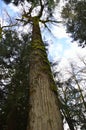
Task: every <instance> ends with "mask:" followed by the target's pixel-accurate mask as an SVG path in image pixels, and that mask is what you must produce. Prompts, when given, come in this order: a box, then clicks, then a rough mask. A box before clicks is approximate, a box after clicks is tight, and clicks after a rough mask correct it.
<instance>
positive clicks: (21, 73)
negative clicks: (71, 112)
mask: <svg viewBox="0 0 86 130" xmlns="http://www.w3.org/2000/svg"><path fill="white" fill-rule="evenodd" d="M4 31H5V35H4V37H3V38H2V40H1V41H0V49H1V50H0V62H1V63H0V94H1V95H0V127H1V129H2V130H15V129H16V130H19V129H21V130H24V129H26V125H27V117H28V116H27V114H28V109H27V108H28V89H29V87H28V67H29V61H28V59H27V57H28V55H29V53H28V49H27V48H30V44H29V39H30V37H29V35H26V34H22V36H21V40H20V39H19V37H18V33H17V32H15V31H13V30H4ZM27 41H28V43H27ZM22 122H23V123H22Z"/></svg>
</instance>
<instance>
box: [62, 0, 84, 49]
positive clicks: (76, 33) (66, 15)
mask: <svg viewBox="0 0 86 130" xmlns="http://www.w3.org/2000/svg"><path fill="white" fill-rule="evenodd" d="M62 17H63V19H64V21H65V25H66V27H67V33H70V34H71V37H72V38H73V40H74V41H78V42H79V46H82V47H84V46H85V45H86V1H85V0H75V1H72V0H68V1H67V3H66V5H65V6H64V8H63V11H62Z"/></svg>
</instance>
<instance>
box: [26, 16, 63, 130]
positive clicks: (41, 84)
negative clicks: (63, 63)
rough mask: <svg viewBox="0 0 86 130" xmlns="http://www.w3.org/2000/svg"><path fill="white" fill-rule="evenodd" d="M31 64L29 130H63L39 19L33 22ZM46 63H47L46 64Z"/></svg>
mask: <svg viewBox="0 0 86 130" xmlns="http://www.w3.org/2000/svg"><path fill="white" fill-rule="evenodd" d="M32 34H33V36H32V43H31V54H30V63H29V86H30V90H29V95H30V97H29V106H30V108H29V119H28V126H27V130H63V125H62V119H61V114H60V110H59V107H58V101H57V99H56V96H55V93H54V91H53V90H52V89H51V86H54V85H55V84H54V81H53V78H52V75H51V69H50V66H49V62H48V59H47V54H46V50H45V46H44V44H43V41H42V37H41V32H40V28H39V22H38V19H37V20H36V18H35V20H33V32H32ZM45 61H46V62H45Z"/></svg>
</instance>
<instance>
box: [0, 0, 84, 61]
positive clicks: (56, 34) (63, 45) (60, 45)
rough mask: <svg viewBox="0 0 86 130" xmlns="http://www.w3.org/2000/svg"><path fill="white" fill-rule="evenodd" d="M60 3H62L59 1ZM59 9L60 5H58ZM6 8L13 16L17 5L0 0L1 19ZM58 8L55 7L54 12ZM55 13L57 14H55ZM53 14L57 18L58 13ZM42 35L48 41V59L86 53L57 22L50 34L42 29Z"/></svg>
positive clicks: (65, 57) (66, 57)
mask: <svg viewBox="0 0 86 130" xmlns="http://www.w3.org/2000/svg"><path fill="white" fill-rule="evenodd" d="M61 5H62V3H61ZM59 9H61V6H60V5H59ZM4 10H7V11H8V13H9V14H10V15H11V16H13V15H14V12H13V10H15V11H17V12H18V11H19V8H18V7H14V6H13V5H12V4H10V5H8V6H7V5H5V4H4V3H3V2H2V0H0V15H1V16H2V19H3V18H4V17H5V16H4V15H2V14H4V13H3V12H4ZM57 11H58V8H57V9H56V12H57ZM56 15H57V16H56ZM55 16H56V17H57V18H58V17H59V13H56V14H55ZM58 19H59V18H58ZM44 32H45V33H43V37H44V36H45V37H46V40H48V41H49V43H50V45H49V51H48V52H49V59H50V60H51V59H53V60H58V59H69V58H72V59H74V58H75V57H76V55H78V54H80V55H86V52H85V48H84V49H82V48H80V47H78V46H77V43H76V42H74V43H72V42H71V41H72V39H71V38H70V37H69V36H68V34H67V33H66V31H65V27H64V26H63V25H62V24H58V26H52V34H53V35H50V34H49V33H48V32H47V31H44Z"/></svg>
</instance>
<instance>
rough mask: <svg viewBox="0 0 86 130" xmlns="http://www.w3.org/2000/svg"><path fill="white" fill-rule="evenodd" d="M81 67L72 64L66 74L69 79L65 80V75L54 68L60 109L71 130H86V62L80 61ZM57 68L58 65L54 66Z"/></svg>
mask: <svg viewBox="0 0 86 130" xmlns="http://www.w3.org/2000/svg"><path fill="white" fill-rule="evenodd" d="M81 64H82V65H83V66H82V67H80V66H79V65H77V64H76V63H73V62H72V63H70V69H69V68H67V70H66V72H65V77H66V74H67V75H69V78H68V79H66V80H63V73H62V72H60V71H56V69H54V68H53V72H54V76H55V81H56V84H57V86H58V89H57V90H58V95H59V100H60V108H61V112H62V115H63V119H65V120H66V122H67V123H68V125H69V128H70V130H75V129H78V128H79V127H80V129H81V130H85V129H86V123H85V122H86V117H85V113H86V101H85V100H86V94H85V86H86V84H85V83H86V62H85V59H83V58H81V59H80V65H81ZM53 67H56V64H55V65H54V66H53Z"/></svg>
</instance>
